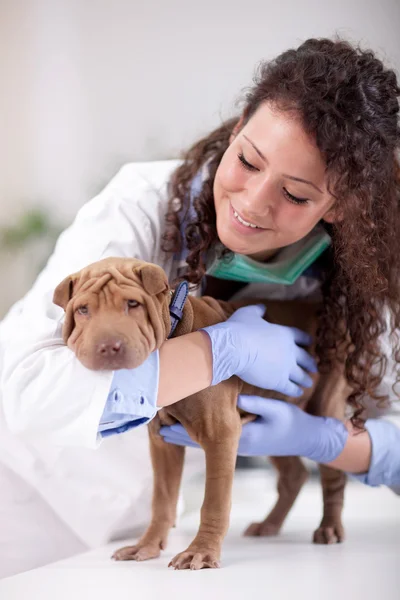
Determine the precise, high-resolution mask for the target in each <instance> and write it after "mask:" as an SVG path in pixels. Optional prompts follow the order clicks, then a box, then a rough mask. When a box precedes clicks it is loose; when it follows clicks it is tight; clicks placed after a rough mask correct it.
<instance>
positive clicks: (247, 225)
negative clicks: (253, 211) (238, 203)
mask: <svg viewBox="0 0 400 600" xmlns="http://www.w3.org/2000/svg"><path fill="white" fill-rule="evenodd" d="M233 214H234V215H235V219H237V220H238V221H240V223H242V224H243V225H246V227H251V228H252V229H260V227H258V226H257V225H253V223H248V222H247V221H245V220H244V219H242V217H241V216H240V215H239V214H238V213H237V212H236V210H234V211H233Z"/></svg>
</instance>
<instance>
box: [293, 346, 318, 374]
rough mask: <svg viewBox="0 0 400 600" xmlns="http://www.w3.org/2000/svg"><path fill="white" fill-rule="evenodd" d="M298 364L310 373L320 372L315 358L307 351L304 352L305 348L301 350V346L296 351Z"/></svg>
mask: <svg viewBox="0 0 400 600" xmlns="http://www.w3.org/2000/svg"><path fill="white" fill-rule="evenodd" d="M296 362H297V364H298V365H299V366H300V367H303V369H305V370H306V371H309V372H310V373H317V372H318V367H317V363H316V361H315V358H314V357H313V356H311V354H309V353H308V352H307V350H304V348H300V347H299V346H298V347H297V349H296Z"/></svg>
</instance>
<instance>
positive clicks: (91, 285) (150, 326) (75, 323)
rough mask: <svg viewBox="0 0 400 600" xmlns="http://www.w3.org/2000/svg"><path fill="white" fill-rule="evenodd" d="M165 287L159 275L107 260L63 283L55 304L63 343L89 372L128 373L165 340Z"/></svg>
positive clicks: (143, 266) (151, 268)
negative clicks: (60, 312) (62, 316)
mask: <svg viewBox="0 0 400 600" xmlns="http://www.w3.org/2000/svg"><path fill="white" fill-rule="evenodd" d="M169 299H170V293H169V286H168V280H167V277H166V275H165V272H164V271H163V269H161V268H160V267H158V266H157V265H153V264H150V263H146V262H144V261H140V260H137V259H128V258H106V259H104V260H101V261H98V262H96V263H93V264H91V265H89V266H88V267H85V268H84V269H82V270H81V271H79V272H78V273H74V274H73V275H70V276H68V277H66V278H65V279H64V280H63V281H62V282H61V283H60V284H59V285H58V286H57V288H56V290H55V292H54V297H53V302H54V303H55V304H57V305H58V306H61V307H62V308H64V310H65V322H64V325H63V339H64V342H65V343H66V344H67V345H68V347H69V348H70V349H71V350H73V351H74V352H75V354H76V356H77V358H78V359H79V360H80V362H81V363H82V364H83V365H84V366H85V367H87V368H88V369H94V370H102V369H106V370H116V369H132V368H135V367H138V366H139V365H140V364H142V363H143V362H144V361H145V360H146V358H147V357H148V356H149V354H150V353H151V352H153V350H155V349H156V348H159V347H160V345H161V344H162V343H163V341H164V340H165V339H166V337H167V336H168V333H169V328H170V317H169V310H168V307H169Z"/></svg>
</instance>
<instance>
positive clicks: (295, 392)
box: [276, 380, 304, 398]
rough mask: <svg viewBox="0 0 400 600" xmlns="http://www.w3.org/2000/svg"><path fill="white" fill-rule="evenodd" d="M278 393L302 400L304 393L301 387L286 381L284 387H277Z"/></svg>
mask: <svg viewBox="0 0 400 600" xmlns="http://www.w3.org/2000/svg"><path fill="white" fill-rule="evenodd" d="M276 391H277V392H280V393H281V394H285V395H286V396H290V397H291V398H300V396H302V395H303V393H304V392H303V390H302V389H301V387H299V386H298V385H296V384H295V383H294V382H293V381H290V380H289V381H286V382H285V383H284V384H283V385H280V386H276Z"/></svg>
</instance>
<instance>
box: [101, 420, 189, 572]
mask: <svg viewBox="0 0 400 600" xmlns="http://www.w3.org/2000/svg"><path fill="white" fill-rule="evenodd" d="M149 435H150V452H151V461H152V465H153V478H154V480H153V481H154V485H153V503H152V519H151V523H150V525H149V527H148V529H147V530H146V532H145V533H144V535H143V536H142V537H141V538H140V540H139V541H138V543H137V544H136V545H135V546H125V547H124V548H120V549H119V550H117V551H116V552H115V553H114V554H113V558H115V559H116V560H137V561H141V560H148V559H150V558H157V557H158V556H159V555H160V551H161V550H163V549H164V548H165V547H166V544H167V538H168V532H169V530H170V529H171V527H173V526H174V525H175V519H176V506H177V502H178V495H179V486H180V482H181V477H182V469H183V459H184V455H185V448H184V447H182V446H174V445H173V444H166V443H165V442H164V441H163V439H162V438H161V437H160V436H159V435H158V426H157V424H155V423H153V422H152V423H151V424H150V425H149Z"/></svg>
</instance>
